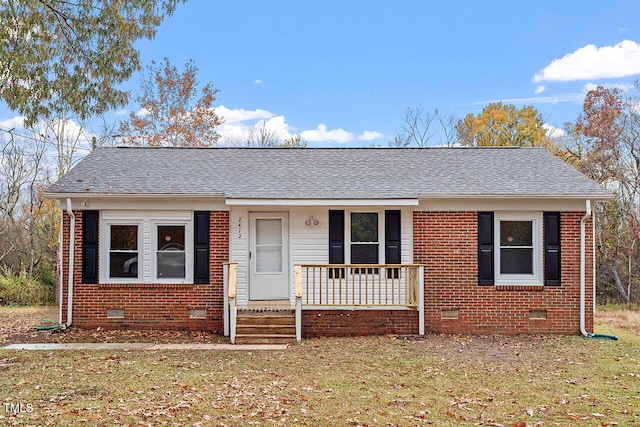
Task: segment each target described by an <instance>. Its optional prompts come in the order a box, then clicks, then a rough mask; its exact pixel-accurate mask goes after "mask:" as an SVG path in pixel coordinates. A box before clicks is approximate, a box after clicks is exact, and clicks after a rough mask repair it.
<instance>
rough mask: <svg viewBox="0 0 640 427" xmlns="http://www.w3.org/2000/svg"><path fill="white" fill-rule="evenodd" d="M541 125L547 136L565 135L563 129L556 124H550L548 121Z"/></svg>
mask: <svg viewBox="0 0 640 427" xmlns="http://www.w3.org/2000/svg"><path fill="white" fill-rule="evenodd" d="M542 127H543V128H545V130H546V131H547V136H548V137H549V138H558V137H561V136H564V135H565V131H564V130H562V129H560V128H559V127H557V126H553V125H550V124H549V123H545V124H543V125H542Z"/></svg>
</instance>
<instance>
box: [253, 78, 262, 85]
mask: <svg viewBox="0 0 640 427" xmlns="http://www.w3.org/2000/svg"><path fill="white" fill-rule="evenodd" d="M260 83H262V79H256V80H254V81H253V84H255V85H259V84H260Z"/></svg>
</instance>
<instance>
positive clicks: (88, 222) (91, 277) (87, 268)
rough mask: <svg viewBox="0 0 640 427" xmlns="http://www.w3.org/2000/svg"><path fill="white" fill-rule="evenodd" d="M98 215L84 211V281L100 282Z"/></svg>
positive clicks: (94, 212) (96, 212)
mask: <svg viewBox="0 0 640 427" xmlns="http://www.w3.org/2000/svg"><path fill="white" fill-rule="evenodd" d="M98 215H99V212H98V211H83V212H82V283H88V284H95V283H98V222H99V221H98Z"/></svg>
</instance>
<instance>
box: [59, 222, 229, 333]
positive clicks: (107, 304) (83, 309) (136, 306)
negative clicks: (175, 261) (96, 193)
mask: <svg viewBox="0 0 640 427" xmlns="http://www.w3.org/2000/svg"><path fill="white" fill-rule="evenodd" d="M75 214H76V239H75V249H74V250H75V256H74V260H75V261H74V262H75V265H74V280H73V282H74V285H73V286H74V291H73V325H74V326H78V327H84V328H92V327H97V326H100V327H103V328H109V329H126V328H130V329H190V330H208V331H212V332H219V333H222V330H223V315H222V313H223V277H222V275H223V272H222V264H223V263H224V262H226V261H228V260H229V212H225V211H214V212H211V221H210V223H211V226H210V239H211V250H210V254H209V269H210V283H208V284H198V285H181V284H180V285H171V284H147V283H144V284H101V285H96V284H83V283H82V212H75ZM63 221H64V222H63V248H64V249H63V265H64V267H63V300H62V303H63V321H66V319H67V295H68V293H67V283H68V282H67V280H68V274H69V273H68V271H69V270H68V265H69V263H68V261H69V231H70V229H69V227H70V218H69V215H68V214H67V213H66V212H65V213H64V219H63ZM108 309H124V318H122V319H114V318H107V310H108ZM190 309H195V310H203V309H206V315H207V316H206V319H190V318H189V310H190Z"/></svg>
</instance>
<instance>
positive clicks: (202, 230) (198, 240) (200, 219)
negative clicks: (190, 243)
mask: <svg viewBox="0 0 640 427" xmlns="http://www.w3.org/2000/svg"><path fill="white" fill-rule="evenodd" d="M194 217H195V227H194V228H195V230H194V239H193V240H194V243H195V248H194V254H195V255H194V266H193V283H196V284H207V283H209V218H210V214H209V211H196V212H194Z"/></svg>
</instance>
